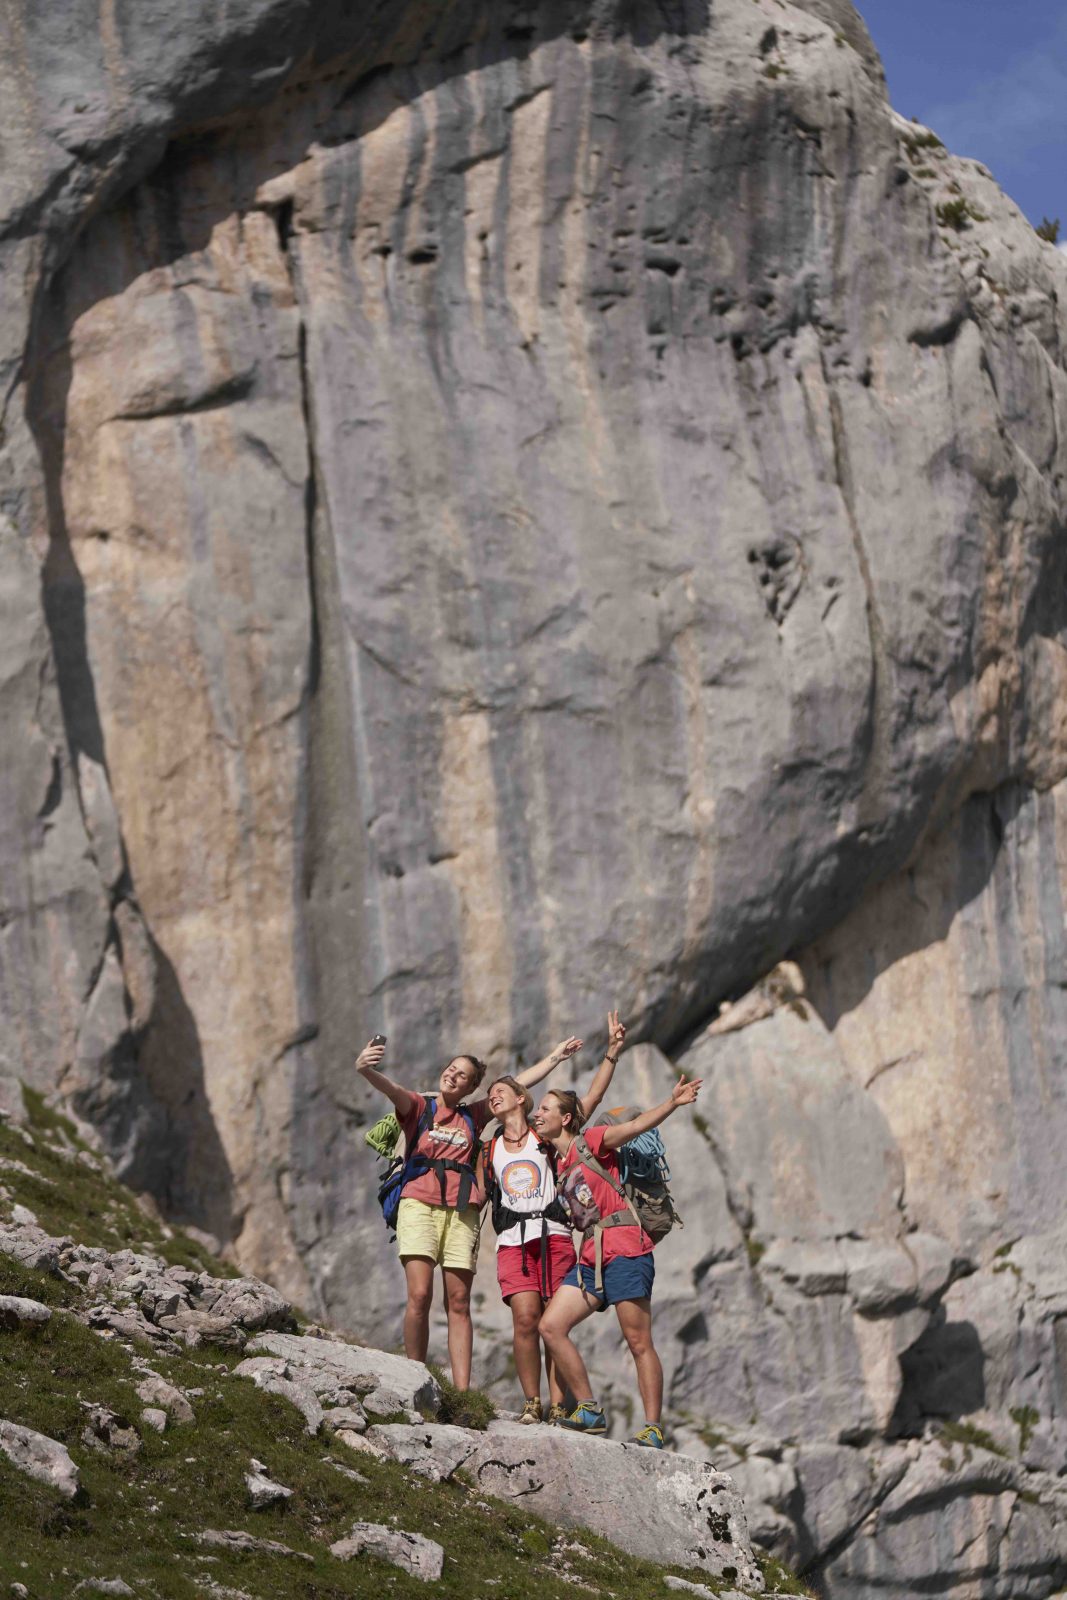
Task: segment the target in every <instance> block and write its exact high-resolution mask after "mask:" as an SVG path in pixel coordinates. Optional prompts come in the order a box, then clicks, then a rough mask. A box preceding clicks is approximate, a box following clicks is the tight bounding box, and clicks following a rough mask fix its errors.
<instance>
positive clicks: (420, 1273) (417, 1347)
mask: <svg viewBox="0 0 1067 1600" xmlns="http://www.w3.org/2000/svg"><path fill="white" fill-rule="evenodd" d="M433 1269H434V1263H433V1262H432V1261H431V1260H430V1258H429V1256H405V1257H404V1276H405V1278H406V1279H407V1285H408V1303H407V1306H406V1307H405V1309H404V1354H405V1355H406V1356H407V1357H408V1358H409V1359H410V1360H412V1361H425V1360H426V1352H427V1350H428V1349H429V1346H430V1306H431V1304H432V1303H433Z"/></svg>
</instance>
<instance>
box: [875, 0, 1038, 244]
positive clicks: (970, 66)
mask: <svg viewBox="0 0 1067 1600" xmlns="http://www.w3.org/2000/svg"><path fill="white" fill-rule="evenodd" d="M857 4H858V6H859V10H860V11H861V12H862V14H863V17H864V20H865V21H866V23H867V26H868V28H869V29H870V31H871V35H872V37H873V39H874V42H875V44H876V45H877V46H878V49H879V50H880V52H881V55H882V60H883V61H884V63H885V70H886V76H887V78H888V80H889V94H890V98H891V99H892V102H893V104H894V106H895V107H896V108H897V110H898V111H901V112H903V114H904V115H905V116H906V117H918V118H919V120H920V122H925V123H928V124H929V126H930V127H931V128H933V129H934V131H935V132H936V133H937V134H938V135H939V136H940V137H941V138H942V139H943V140H944V142H945V144H947V145H948V147H949V149H951V150H953V151H955V152H956V154H957V155H961V156H974V157H975V158H976V159H977V160H979V161H982V162H984V163H985V165H986V166H987V167H989V169H990V170H991V171H992V173H993V175H994V177H995V178H996V179H997V182H998V183H999V184H1000V186H1001V188H1002V189H1004V190H1006V191H1007V193H1008V194H1010V195H1011V197H1012V199H1013V200H1014V201H1015V202H1016V204H1017V205H1019V206H1021V208H1022V209H1023V211H1025V212H1026V214H1027V216H1028V217H1029V218H1030V220H1031V221H1032V222H1034V223H1038V222H1040V221H1041V219H1042V216H1049V217H1059V218H1061V219H1062V224H1063V226H1062V230H1061V235H1060V237H1061V239H1062V238H1063V237H1064V235H1065V234H1067V0H857Z"/></svg>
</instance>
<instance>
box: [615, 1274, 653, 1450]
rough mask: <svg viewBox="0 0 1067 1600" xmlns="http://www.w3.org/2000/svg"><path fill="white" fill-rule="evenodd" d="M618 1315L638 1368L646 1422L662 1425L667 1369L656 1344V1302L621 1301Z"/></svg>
mask: <svg viewBox="0 0 1067 1600" xmlns="http://www.w3.org/2000/svg"><path fill="white" fill-rule="evenodd" d="M615 1315H616V1316H617V1317H618V1319H619V1327H620V1328H621V1329H622V1336H623V1338H624V1339H625V1340H626V1343H627V1344H628V1345H629V1347H630V1354H631V1355H632V1356H633V1358H634V1366H635V1367H636V1368H637V1387H638V1388H639V1389H640V1391H641V1403H642V1405H643V1406H644V1408H645V1421H646V1422H657V1423H658V1422H659V1419H660V1412H661V1411H662V1410H663V1368H662V1366H661V1365H660V1359H659V1356H658V1355H657V1354H656V1347H655V1345H654V1344H653V1343H652V1301H651V1300H620V1301H619V1302H618V1304H617V1305H616V1307H615Z"/></svg>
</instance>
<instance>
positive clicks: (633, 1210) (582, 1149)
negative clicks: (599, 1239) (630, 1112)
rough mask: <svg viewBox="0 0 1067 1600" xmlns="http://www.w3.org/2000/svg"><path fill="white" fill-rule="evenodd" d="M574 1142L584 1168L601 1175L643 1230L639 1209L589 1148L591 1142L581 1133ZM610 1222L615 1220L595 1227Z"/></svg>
mask: <svg viewBox="0 0 1067 1600" xmlns="http://www.w3.org/2000/svg"><path fill="white" fill-rule="evenodd" d="M574 1142H575V1145H576V1146H577V1149H578V1160H579V1161H580V1162H581V1163H582V1164H583V1166H586V1167H591V1168H592V1170H593V1171H594V1172H596V1173H599V1175H600V1177H602V1178H603V1179H604V1182H605V1183H606V1184H608V1185H609V1187H610V1188H612V1189H614V1190H615V1193H616V1194H617V1195H618V1196H619V1199H620V1200H621V1201H622V1203H623V1205H624V1206H625V1207H626V1209H627V1210H628V1211H629V1212H630V1215H631V1216H632V1217H633V1219H634V1221H635V1222H636V1223H637V1226H638V1227H639V1228H643V1227H644V1223H643V1222H642V1221H641V1218H640V1216H639V1215H638V1212H637V1207H636V1206H635V1205H634V1203H633V1201H632V1200H631V1199H630V1196H629V1195H628V1194H627V1193H626V1190H625V1189H624V1188H623V1186H622V1184H621V1183H620V1182H619V1180H618V1178H616V1176H615V1174H614V1173H613V1172H610V1171H609V1170H608V1168H607V1167H605V1166H604V1164H603V1162H601V1161H598V1159H597V1157H596V1156H595V1155H594V1154H593V1152H592V1150H591V1149H590V1148H589V1142H588V1140H587V1139H586V1137H585V1134H584V1133H580V1134H579V1135H578V1137H577V1139H576V1140H575V1141H574ZM620 1214H621V1213H619V1212H618V1211H616V1212H615V1214H614V1216H615V1217H618V1216H620ZM609 1220H611V1221H613V1220H614V1218H612V1219H608V1218H602V1219H601V1221H600V1222H598V1223H595V1224H594V1227H595V1228H598V1229H602V1228H603V1227H604V1226H605V1224H606V1223H607V1222H608V1221H609Z"/></svg>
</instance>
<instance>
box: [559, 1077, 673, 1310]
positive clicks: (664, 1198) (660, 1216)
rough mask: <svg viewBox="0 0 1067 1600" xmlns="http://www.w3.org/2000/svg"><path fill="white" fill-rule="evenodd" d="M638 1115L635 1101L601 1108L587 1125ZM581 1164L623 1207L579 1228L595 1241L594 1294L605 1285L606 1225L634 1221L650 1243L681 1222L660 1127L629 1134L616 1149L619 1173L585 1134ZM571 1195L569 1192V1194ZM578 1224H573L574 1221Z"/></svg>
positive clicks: (579, 1141)
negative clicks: (599, 1158)
mask: <svg viewBox="0 0 1067 1600" xmlns="http://www.w3.org/2000/svg"><path fill="white" fill-rule="evenodd" d="M640 1115H641V1108H640V1107H639V1106H616V1107H615V1108H614V1109H613V1110H611V1111H603V1112H601V1113H600V1115H599V1116H598V1117H596V1118H595V1119H594V1120H593V1121H592V1122H590V1123H588V1124H587V1126H588V1127H592V1128H603V1127H617V1126H618V1124H619V1123H622V1122H632V1121H633V1119H634V1117H637V1116H640ZM575 1147H576V1148H577V1151H578V1160H579V1162H580V1163H581V1165H583V1166H586V1167H588V1168H589V1170H590V1171H591V1172H596V1173H598V1174H599V1176H600V1177H601V1178H603V1179H604V1181H605V1183H607V1184H609V1185H610V1186H611V1188H612V1189H614V1191H615V1193H616V1194H617V1195H618V1196H619V1199H620V1200H622V1202H623V1205H624V1207H625V1209H620V1210H618V1211H613V1212H612V1213H611V1215H610V1216H607V1217H599V1218H598V1219H597V1220H596V1221H594V1222H590V1223H589V1224H588V1226H587V1227H585V1228H584V1229H583V1232H584V1234H585V1237H586V1239H591V1240H592V1241H593V1244H594V1247H595V1250H596V1255H595V1263H596V1265H595V1276H594V1285H595V1288H596V1292H597V1294H600V1293H601V1291H602V1290H603V1287H604V1230H605V1229H606V1228H625V1227H629V1226H631V1225H632V1224H633V1223H635V1222H636V1223H637V1224H638V1226H639V1227H641V1228H643V1229H644V1231H645V1233H647V1235H648V1237H649V1238H650V1239H651V1240H652V1243H653V1244H654V1245H656V1244H659V1242H660V1240H661V1239H665V1238H666V1236H667V1234H668V1233H670V1231H671V1229H672V1228H673V1227H674V1224H675V1223H677V1224H678V1226H679V1227H681V1226H682V1219H681V1217H680V1216H679V1215H678V1213H677V1211H676V1210H675V1208H674V1201H673V1199H672V1198H671V1191H670V1188H669V1183H670V1176H671V1171H670V1168H669V1167H668V1165H667V1152H666V1150H665V1149H664V1147H663V1140H662V1139H661V1138H660V1135H659V1130H658V1128H651V1129H649V1130H647V1131H646V1132H645V1133H639V1134H637V1135H636V1136H635V1137H634V1138H633V1139H628V1140H627V1142H626V1143H625V1144H624V1145H621V1146H620V1147H619V1149H618V1150H616V1151H615V1156H616V1159H617V1161H618V1164H619V1173H618V1177H616V1176H615V1174H614V1173H613V1172H611V1171H610V1169H609V1168H608V1167H606V1166H604V1164H603V1162H601V1161H599V1160H598V1159H597V1157H596V1156H595V1155H594V1154H593V1152H592V1150H591V1149H590V1147H589V1142H588V1140H587V1139H586V1137H585V1134H584V1133H579V1135H578V1137H577V1139H576V1140H575ZM568 1198H569V1197H568ZM578 1225H579V1224H577V1223H576V1226H578Z"/></svg>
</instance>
